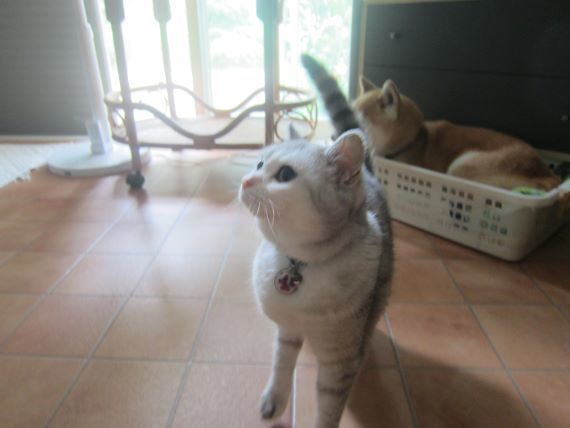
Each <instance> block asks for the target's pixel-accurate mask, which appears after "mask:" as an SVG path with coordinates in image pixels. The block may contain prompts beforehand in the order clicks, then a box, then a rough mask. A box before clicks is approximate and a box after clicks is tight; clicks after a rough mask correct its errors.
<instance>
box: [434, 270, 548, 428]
mask: <svg viewBox="0 0 570 428" xmlns="http://www.w3.org/2000/svg"><path fill="white" fill-rule="evenodd" d="M443 264H444V266H445V269H446V270H447V271H448V272H449V268H448V266H447V264H446V263H445V260H444V261H443ZM450 276H451V273H450ZM452 280H453V282H454V283H455V282H456V281H455V278H454V277H453V276H452ZM462 295H463V293H462ZM513 306H518V305H513ZM467 308H468V309H469V312H470V313H471V315H472V316H473V318H475V322H476V323H477V325H478V326H479V329H480V330H481V332H482V333H483V335H484V336H485V338H486V339H487V342H488V343H489V345H490V346H491V349H493V352H494V353H495V355H496V357H497V359H498V360H499V362H500V363H501V366H502V367H503V369H504V371H505V373H506V375H507V377H508V378H509V380H510V381H511V385H513V387H514V388H515V390H516V391H517V394H518V396H519V399H520V400H521V401H522V402H523V404H524V406H525V407H526V409H527V410H528V412H529V413H530V415H531V417H532V419H533V421H534V423H535V425H536V426H537V427H539V428H543V425H542V423H541V422H540V419H539V418H538V415H536V414H535V412H534V409H533V408H532V407H531V405H530V403H529V402H528V401H527V399H526V397H525V396H524V395H523V393H522V391H521V389H520V388H519V385H518V384H517V382H516V381H515V379H514V377H513V375H512V373H511V371H510V368H509V367H508V366H507V364H506V363H505V361H504V360H503V357H502V356H501V355H500V354H499V351H498V350H497V348H496V346H495V344H494V343H493V341H492V340H491V337H490V336H489V334H488V333H487V330H485V328H484V327H483V324H482V323H481V321H480V320H479V317H478V316H477V313H476V312H475V310H474V309H473V305H472V304H471V303H470V302H469V301H467Z"/></svg>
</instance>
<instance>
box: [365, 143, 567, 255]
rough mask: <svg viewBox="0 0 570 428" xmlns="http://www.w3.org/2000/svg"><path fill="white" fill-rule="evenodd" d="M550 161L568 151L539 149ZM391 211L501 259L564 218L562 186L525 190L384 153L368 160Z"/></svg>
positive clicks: (533, 243)
mask: <svg viewBox="0 0 570 428" xmlns="http://www.w3.org/2000/svg"><path fill="white" fill-rule="evenodd" d="M541 155H542V156H543V158H544V159H545V161H547V162H548V163H549V164H550V165H551V166H554V165H556V164H558V163H561V162H568V161H570V155H566V154H561V153H555V152H541ZM373 163H374V171H375V174H376V176H377V177H378V178H379V179H380V180H381V181H382V183H383V184H384V186H385V188H386V192H387V195H388V202H389V204H390V209H391V212H392V217H393V218H395V219H397V220H400V221H402V222H404V223H407V224H410V225H412V226H415V227H418V228H420V229H424V230H426V231H428V232H431V233H433V234H436V235H439V236H442V237H444V238H447V239H450V240H452V241H456V242H459V243H460V244H463V245H466V246H468V247H471V248H475V249H477V250H479V251H482V252H484V253H488V254H491V255H494V256H496V257H499V258H501V259H504V260H510V261H516V260H520V259H522V258H523V257H524V256H526V255H527V254H528V253H530V252H531V251H532V250H533V249H534V248H536V247H537V246H538V245H540V244H541V243H542V242H543V241H544V240H545V239H547V238H548V237H549V236H551V235H552V234H553V233H554V232H555V231H556V230H557V229H558V228H559V227H560V226H561V225H562V224H563V223H564V221H565V220H564V217H567V216H563V215H562V213H561V211H562V208H561V206H560V199H559V197H560V194H561V192H568V191H570V188H569V187H570V186H569V185H570V182H569V181H566V182H565V183H564V185H561V186H559V187H558V188H557V189H554V190H551V191H550V192H548V193H546V194H545V195H541V196H525V195H520V194H517V193H513V192H510V191H506V190H502V189H499V188H495V187H491V186H487V185H484V184H479V183H476V182H473V181H469V180H465V179H461V178H457V177H452V176H449V175H446V174H441V173H438V172H433V171H430V170H427V169H424V168H418V167H414V166H410V165H407V164H404V163H400V162H396V161H391V160H388V159H384V158H375V159H374V160H373Z"/></svg>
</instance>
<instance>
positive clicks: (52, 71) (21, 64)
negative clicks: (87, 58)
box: [0, 0, 89, 135]
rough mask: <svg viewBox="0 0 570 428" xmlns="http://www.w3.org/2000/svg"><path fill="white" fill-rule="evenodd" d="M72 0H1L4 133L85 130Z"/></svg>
mask: <svg viewBox="0 0 570 428" xmlns="http://www.w3.org/2000/svg"><path fill="white" fill-rule="evenodd" d="M79 49H80V47H79V42H78V37H77V28H76V25H75V22H74V14H73V3H72V0H2V2H0V58H1V67H0V134H2V135H6V134H9V135H73V134H84V133H85V126H84V122H85V119H86V118H87V117H88V115H89V103H88V99H87V89H86V82H85V79H84V71H83V65H82V60H81V56H80V50H79Z"/></svg>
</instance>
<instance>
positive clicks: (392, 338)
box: [384, 312, 420, 428]
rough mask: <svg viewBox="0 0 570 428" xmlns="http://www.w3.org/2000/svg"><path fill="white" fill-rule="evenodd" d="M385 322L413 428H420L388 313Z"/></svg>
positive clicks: (385, 314)
mask: <svg viewBox="0 0 570 428" xmlns="http://www.w3.org/2000/svg"><path fill="white" fill-rule="evenodd" d="M384 321H385V322H386V328H387V329H388V334H389V336H390V344H391V345H392V350H393V351H394V358H395V359H396V365H397V368H398V372H399V374H400V382H402V388H403V389H404V396H405V397H406V402H407V403H408V409H409V411H410V416H411V417H412V426H413V427H414V428H418V427H419V426H420V423H419V421H418V416H417V414H416V409H415V406H414V404H413V402H412V396H411V394H410V387H409V385H408V378H407V376H406V373H405V371H404V367H403V365H402V360H401V358H400V350H399V349H398V346H397V345H396V338H395V336H394V332H393V330H392V323H391V322H390V318H389V317H388V312H385V313H384Z"/></svg>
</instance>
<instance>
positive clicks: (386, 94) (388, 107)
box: [378, 79, 400, 119]
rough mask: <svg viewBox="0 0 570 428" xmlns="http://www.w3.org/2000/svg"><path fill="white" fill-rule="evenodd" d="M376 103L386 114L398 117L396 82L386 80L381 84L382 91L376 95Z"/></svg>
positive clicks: (394, 117) (398, 96)
mask: <svg viewBox="0 0 570 428" xmlns="http://www.w3.org/2000/svg"><path fill="white" fill-rule="evenodd" d="M378 104H379V105H380V108H381V109H382V110H384V111H385V112H386V114H387V115H388V116H390V117H392V118H393V119H396V118H397V117H398V111H399V109H400V91H398V88H397V87H396V84H395V83H394V82H393V81H391V80H389V79H388V80H386V81H385V82H384V84H383V85H382V93H381V95H380V96H379V97H378Z"/></svg>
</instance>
